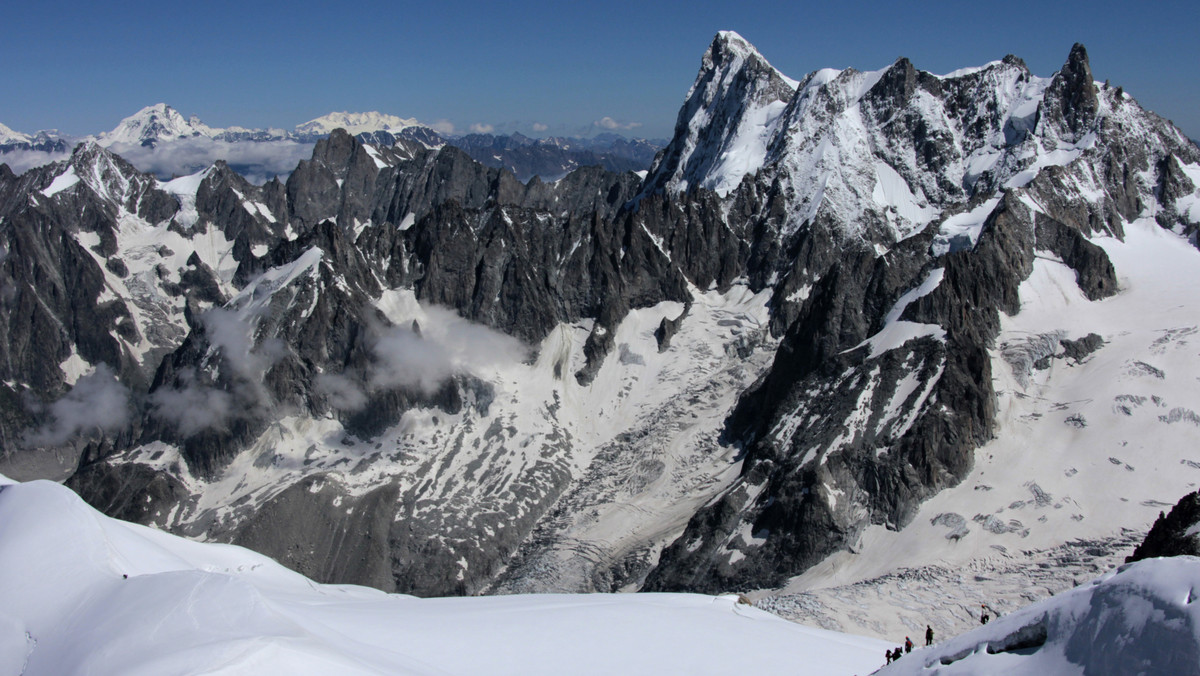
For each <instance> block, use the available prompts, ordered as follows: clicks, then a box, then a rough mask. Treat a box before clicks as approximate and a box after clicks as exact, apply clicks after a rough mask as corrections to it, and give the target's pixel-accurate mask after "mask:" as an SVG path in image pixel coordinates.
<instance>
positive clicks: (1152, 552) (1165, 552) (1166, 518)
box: [1125, 492, 1200, 563]
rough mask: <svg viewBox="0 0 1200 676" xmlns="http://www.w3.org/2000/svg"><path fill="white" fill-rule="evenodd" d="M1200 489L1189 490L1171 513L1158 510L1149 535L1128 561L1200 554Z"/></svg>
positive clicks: (1126, 560)
mask: <svg viewBox="0 0 1200 676" xmlns="http://www.w3.org/2000/svg"><path fill="white" fill-rule="evenodd" d="M1198 524H1200V492H1196V493H1188V494H1187V495H1185V496H1183V497H1182V498H1180V499H1179V502H1177V503H1175V506H1174V507H1172V508H1171V511H1170V513H1168V514H1165V515H1164V514H1163V513H1162V512H1159V513H1158V518H1157V519H1155V520H1154V525H1153V526H1151V527H1150V532H1149V533H1146V539H1145V540H1143V541H1142V544H1140V545H1138V546H1137V548H1136V549H1134V550H1133V554H1130V555H1129V556H1128V557H1126V558H1125V562H1126V563H1132V562H1133V561H1141V560H1142V559H1149V558H1153V557H1156V556H1200V538H1197V537H1196V534H1197V533H1198V532H1200V528H1197V525H1198Z"/></svg>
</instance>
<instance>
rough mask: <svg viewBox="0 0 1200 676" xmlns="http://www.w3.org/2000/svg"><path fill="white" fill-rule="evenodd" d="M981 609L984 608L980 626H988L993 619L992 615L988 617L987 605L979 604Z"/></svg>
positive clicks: (980, 617)
mask: <svg viewBox="0 0 1200 676" xmlns="http://www.w3.org/2000/svg"><path fill="white" fill-rule="evenodd" d="M979 607H980V608H983V614H982V615H980V616H979V623H980V624H987V623H988V620H990V619H992V617H991V615H988V607H987V604H986V603H981V604H979Z"/></svg>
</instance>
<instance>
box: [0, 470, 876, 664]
mask: <svg viewBox="0 0 1200 676" xmlns="http://www.w3.org/2000/svg"><path fill="white" fill-rule="evenodd" d="M0 599H3V604H0V674H4V675H6V676H7V675H8V674H14V675H15V674H21V675H23V676H38V675H47V676H61V675H62V674H83V673H87V674H91V675H96V676H98V675H102V674H114V675H120V676H135V675H141V674H144V675H147V676H150V675H153V676H167V675H173V674H221V675H222V676H233V675H234V674H255V675H257V674H268V673H270V674H276V673H277V674H291V675H296V674H439V675H444V674H525V675H528V674H566V673H570V674H639V673H644V674H663V673H679V674H728V673H731V672H737V671H744V670H748V671H750V672H752V673H755V674H813V675H817V674H821V675H825V674H852V673H865V672H867V671H869V670H870V669H873V668H875V667H876V666H878V665H879V663H880V657H879V656H881V655H882V654H883V650H884V646H885V644H884V643H883V642H881V641H878V640H875V639H869V638H863V637H858V636H851V635H847V634H840V633H836V632H830V631H825V630H822V629H814V628H809V627H803V626H800V625H796V624H792V623H789V622H786V621H784V620H781V619H779V618H777V617H774V616H772V615H770V614H768V613H765V612H763V611H760V610H757V609H754V608H751V607H749V606H747V605H744V604H739V603H738V602H737V598H736V597H733V596H722V597H711V596H700V595H694V594H615V595H614V594H591V595H542V596H501V597H487V598H446V599H419V598H415V597H410V596H400V595H391V594H384V593H383V592H380V591H377V590H374V589H368V588H365V587H356V586H349V585H320V584H316V583H314V582H312V581H311V580H309V579H307V578H305V577H303V576H301V575H299V574H297V573H294V572H292V571H290V570H287V569H285V568H283V567H282V566H280V565H279V564H277V563H275V562H274V561H271V560H270V559H268V558H266V557H263V556H261V555H258V554H255V553H253V552H250V551H248V550H246V549H242V548H240V547H234V546H230V545H220V544H208V543H197V542H192V541H189V540H184V539H182V538H179V537H176V536H173V535H168V534H166V533H163V532H160V531H157V530H154V529H150V528H145V527H142V526H137V525H133V524H129V523H126V522H123V521H118V520H115V519H110V518H108V517H105V516H103V515H101V514H100V513H98V512H96V511H95V510H93V509H92V508H90V507H88V506H87V505H86V504H85V503H84V502H83V501H82V500H80V499H79V498H78V497H77V496H76V495H75V494H74V493H72V492H71V491H69V490H67V489H66V488H63V487H62V486H59V485H57V484H54V483H52V482H47V481H35V482H30V483H24V484H17V483H12V482H11V481H9V480H8V479H6V478H3V477H0Z"/></svg>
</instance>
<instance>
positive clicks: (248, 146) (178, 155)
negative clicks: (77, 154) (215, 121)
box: [110, 137, 313, 183]
mask: <svg viewBox="0 0 1200 676" xmlns="http://www.w3.org/2000/svg"><path fill="white" fill-rule="evenodd" d="M110 150H112V151H113V152H115V153H117V154H118V155H120V156H121V157H124V158H125V159H127V160H129V162H130V163H131V164H132V165H133V166H135V167H137V168H138V169H139V170H140V171H145V172H147V173H151V174H154V175H156V176H158V177H160V178H169V177H171V176H176V175H177V176H185V175H187V174H194V173H196V172H197V171H200V170H202V169H205V168H207V167H209V166H210V165H212V163H213V162H216V161H217V160H225V161H226V162H228V163H229V164H230V166H232V167H233V168H235V169H237V170H238V171H240V172H241V173H242V174H243V175H244V176H246V178H247V179H248V180H249V181H251V182H253V183H264V182H266V181H267V180H268V179H270V178H271V177H272V176H277V175H278V176H286V175H287V174H290V173H291V172H292V170H293V169H295V168H296V165H297V164H299V163H300V160H306V159H308V158H309V157H312V151H313V144H311V143H296V142H295V141H240V142H236V143H230V142H228V141H216V140H213V139H210V138H206V137H197V138H189V139H180V140H178V141H170V142H166V143H160V144H158V145H157V146H156V147H154V148H148V147H143V146H136V145H126V144H122V143H116V144H113V145H112V147H111V148H110Z"/></svg>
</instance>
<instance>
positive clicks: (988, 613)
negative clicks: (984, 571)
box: [884, 603, 1000, 664]
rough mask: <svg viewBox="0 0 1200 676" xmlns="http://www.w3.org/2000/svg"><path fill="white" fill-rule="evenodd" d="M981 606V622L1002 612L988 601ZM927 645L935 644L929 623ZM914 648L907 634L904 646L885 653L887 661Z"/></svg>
mask: <svg viewBox="0 0 1200 676" xmlns="http://www.w3.org/2000/svg"><path fill="white" fill-rule="evenodd" d="M979 607H980V608H982V609H983V610H982V612H981V613H980V615H979V623H980V624H987V623H988V622H989V621H990V620H991V619H992V615H993V614H994V615H995V616H997V617H999V616H1000V613H997V612H996V611H995V610H993V609H992V607H991V606H989V605H988V604H986V603H981V604H979ZM925 645H927V646H930V645H933V627H932V626H930V625H928V624H927V625H925ZM912 649H913V642H912V639H911V638H909V637H907V636H905V637H904V645H903V646H896V647H895V648H893V649H891V650H888V651H886V652H885V653H884V654H885V655H886V656H887V663H888V664H891V663H892V662H895V661H896V660H898V659H900V658H901V657H903V656H904V654H905V653H911V652H912Z"/></svg>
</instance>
